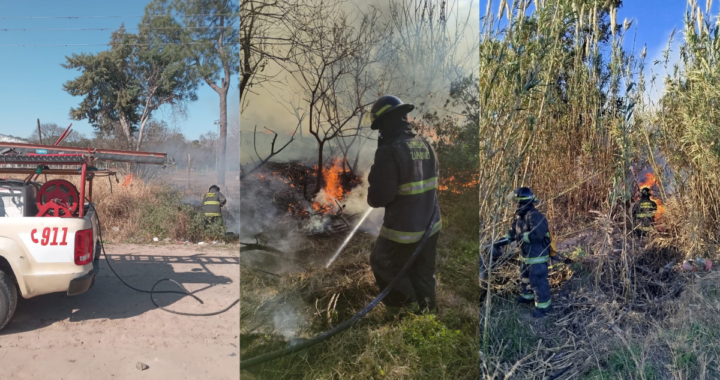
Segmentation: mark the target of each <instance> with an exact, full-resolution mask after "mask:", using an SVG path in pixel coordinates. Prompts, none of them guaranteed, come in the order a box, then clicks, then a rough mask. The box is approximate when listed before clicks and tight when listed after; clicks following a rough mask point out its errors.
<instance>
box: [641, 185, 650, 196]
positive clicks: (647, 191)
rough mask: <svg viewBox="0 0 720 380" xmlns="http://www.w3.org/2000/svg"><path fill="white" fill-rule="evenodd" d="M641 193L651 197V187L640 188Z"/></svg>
mask: <svg viewBox="0 0 720 380" xmlns="http://www.w3.org/2000/svg"><path fill="white" fill-rule="evenodd" d="M640 194H642V196H643V197H649V196H650V194H651V193H650V188H649V187H643V188H642V189H640Z"/></svg>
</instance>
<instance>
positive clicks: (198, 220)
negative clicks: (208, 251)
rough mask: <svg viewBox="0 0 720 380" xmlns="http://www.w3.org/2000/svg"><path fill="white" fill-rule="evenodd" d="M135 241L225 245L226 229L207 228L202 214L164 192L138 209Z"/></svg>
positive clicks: (174, 194)
mask: <svg viewBox="0 0 720 380" xmlns="http://www.w3.org/2000/svg"><path fill="white" fill-rule="evenodd" d="M137 210H138V211H137V217H136V222H137V225H138V231H137V238H138V239H140V240H141V241H148V240H150V239H152V238H153V237H157V238H159V239H160V240H162V239H165V238H171V239H178V240H179V239H182V240H188V241H191V242H198V241H224V240H225V239H226V235H225V226H224V225H222V224H207V223H206V222H205V215H204V213H203V212H202V210H199V209H196V208H194V207H192V206H190V205H187V204H183V203H182V194H181V193H179V192H177V191H175V190H172V189H169V188H167V189H164V190H163V191H161V192H158V193H156V194H155V196H154V197H152V198H150V197H148V198H144V199H143V200H142V201H141V202H140V203H139V204H138V205H137Z"/></svg>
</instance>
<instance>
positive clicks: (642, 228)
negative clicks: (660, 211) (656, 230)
mask: <svg viewBox="0 0 720 380" xmlns="http://www.w3.org/2000/svg"><path fill="white" fill-rule="evenodd" d="M650 195H652V193H651V192H650V188H648V187H643V188H642V190H641V191H640V200H639V201H638V202H637V203H635V204H634V205H633V219H635V225H636V226H637V227H635V234H636V235H637V236H639V237H643V236H645V235H647V233H648V232H650V231H652V229H653V225H654V224H655V213H656V212H657V203H655V201H653V200H652V199H650Z"/></svg>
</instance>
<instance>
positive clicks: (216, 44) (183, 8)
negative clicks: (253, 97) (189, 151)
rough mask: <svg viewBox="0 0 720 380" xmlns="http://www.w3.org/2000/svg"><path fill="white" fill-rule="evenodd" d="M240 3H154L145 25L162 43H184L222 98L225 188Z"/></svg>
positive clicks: (220, 175)
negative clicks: (230, 99)
mask: <svg viewBox="0 0 720 380" xmlns="http://www.w3.org/2000/svg"><path fill="white" fill-rule="evenodd" d="M239 8H240V4H239V3H238V2H237V1H234V0H154V1H153V2H151V3H150V4H149V5H148V6H147V7H146V8H145V16H144V18H143V21H142V24H141V25H142V26H147V27H153V28H162V29H156V30H155V31H154V32H153V35H154V36H155V37H156V41H160V42H161V43H169V42H175V43H183V44H185V46H186V47H185V48H184V49H183V52H184V58H185V60H186V62H187V63H188V64H189V65H190V66H191V67H192V68H193V69H194V70H195V73H196V75H198V77H200V78H202V80H203V81H204V82H205V83H206V84H207V85H208V86H210V87H211V88H212V89H213V90H214V91H215V92H217V93H218V95H219V97H220V117H219V119H220V120H219V124H220V143H219V149H218V152H217V154H218V184H219V185H221V186H223V185H225V158H226V157H225V156H226V147H227V119H228V118H227V98H228V90H230V82H231V78H232V76H233V75H236V74H238V72H239V70H240V68H239V63H240V61H239V49H240V46H239V38H240V37H239V36H240V34H239V25H240V9H239Z"/></svg>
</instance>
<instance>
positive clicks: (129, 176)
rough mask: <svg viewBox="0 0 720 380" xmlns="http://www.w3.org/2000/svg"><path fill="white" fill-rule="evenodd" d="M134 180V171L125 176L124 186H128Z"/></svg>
mask: <svg viewBox="0 0 720 380" xmlns="http://www.w3.org/2000/svg"><path fill="white" fill-rule="evenodd" d="M132 180H133V175H132V173H130V174H128V175H126V176H125V180H124V181H123V183H122V187H127V186H128V185H129V184H130V182H132Z"/></svg>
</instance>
